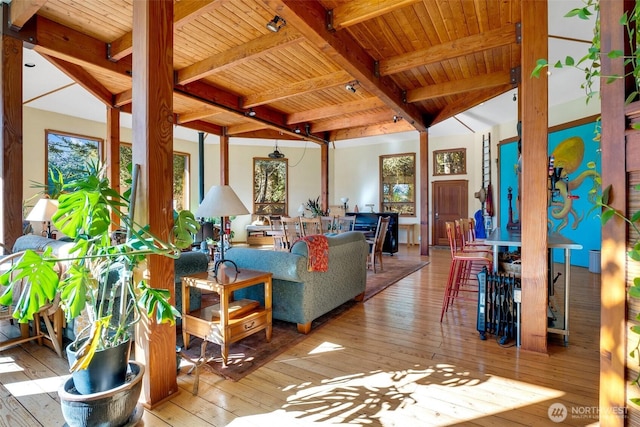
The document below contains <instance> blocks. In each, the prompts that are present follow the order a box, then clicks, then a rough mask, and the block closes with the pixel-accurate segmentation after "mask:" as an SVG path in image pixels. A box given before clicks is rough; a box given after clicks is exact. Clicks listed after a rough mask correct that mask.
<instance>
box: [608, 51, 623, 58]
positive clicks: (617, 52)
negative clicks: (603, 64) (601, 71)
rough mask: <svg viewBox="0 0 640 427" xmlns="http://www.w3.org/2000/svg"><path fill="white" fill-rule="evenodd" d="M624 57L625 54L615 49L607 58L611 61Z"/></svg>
mask: <svg viewBox="0 0 640 427" xmlns="http://www.w3.org/2000/svg"><path fill="white" fill-rule="evenodd" d="M623 55H624V52H623V51H621V50H619V49H614V50H612V51H610V52H609V53H607V56H608V57H609V58H611V59H615V58H620V57H621V56H623Z"/></svg>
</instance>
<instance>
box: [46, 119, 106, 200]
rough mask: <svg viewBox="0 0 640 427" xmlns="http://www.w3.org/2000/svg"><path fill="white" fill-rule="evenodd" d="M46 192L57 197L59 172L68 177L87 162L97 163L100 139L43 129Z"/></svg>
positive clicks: (99, 157) (100, 144)
mask: <svg viewBox="0 0 640 427" xmlns="http://www.w3.org/2000/svg"><path fill="white" fill-rule="evenodd" d="M45 138H46V142H47V143H46V150H47V153H46V162H47V163H46V164H47V171H46V172H47V176H46V177H45V179H46V181H47V194H49V195H51V196H53V197H54V198H55V197H57V193H59V192H60V190H61V188H60V186H59V179H58V178H59V177H60V174H62V176H64V177H65V179H67V180H68V179H69V177H72V176H74V175H77V174H78V173H79V172H81V171H83V170H84V168H85V165H86V163H87V162H89V161H91V162H94V163H97V162H98V161H100V160H101V158H102V155H101V153H102V142H103V141H102V139H100V138H93V137H90V136H82V135H74V134H71V133H66V132H58V131H54V130H49V129H47V130H45Z"/></svg>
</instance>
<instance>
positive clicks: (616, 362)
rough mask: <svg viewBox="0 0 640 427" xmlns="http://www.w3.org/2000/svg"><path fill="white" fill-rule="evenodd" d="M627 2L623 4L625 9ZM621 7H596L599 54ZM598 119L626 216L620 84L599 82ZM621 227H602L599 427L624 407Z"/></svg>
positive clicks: (618, 71)
mask: <svg viewBox="0 0 640 427" xmlns="http://www.w3.org/2000/svg"><path fill="white" fill-rule="evenodd" d="M628 4H629V2H627V5H628ZM624 7H625V3H624V2H622V1H601V2H600V24H601V34H602V38H601V50H602V52H610V51H612V50H614V49H620V50H623V49H624V48H625V46H626V43H625V42H624V39H625V35H624V28H623V27H622V26H621V25H620V24H619V20H620V17H621V16H622V14H623V12H624V10H626V9H624ZM623 74H624V65H623V58H618V59H614V60H612V59H610V58H608V57H607V55H602V75H603V76H611V75H623ZM600 91H601V117H602V135H601V143H600V144H601V148H602V187H603V188H605V187H607V186H608V185H611V186H612V188H613V190H612V199H611V200H610V202H611V204H612V205H613V206H614V207H615V208H616V209H618V210H620V211H621V212H626V211H627V201H626V189H627V174H626V170H625V168H624V167H623V166H624V157H622V156H623V153H625V112H624V102H625V98H626V91H625V82H624V80H621V79H619V80H615V81H613V82H611V83H608V82H606V78H603V79H602V80H601V83H600ZM626 229H627V228H626V225H625V223H624V222H623V221H621V220H619V219H618V218H615V217H614V218H613V219H612V220H610V221H609V222H608V223H607V225H605V226H604V227H602V248H601V252H600V255H601V265H602V268H601V283H602V292H601V293H600V294H601V295H600V325H601V326H600V425H601V426H622V425H624V424H625V423H624V419H622V418H621V417H619V416H616V414H615V413H613V411H611V408H616V407H617V408H621V407H625V406H626V402H625V400H626V398H625V395H626V393H625V389H626V384H625V359H626V353H627V352H626V351H625V345H626V329H627V328H626V277H625V273H626V268H624V267H625V266H626V260H627V254H626V249H625V245H626V241H627V234H626Z"/></svg>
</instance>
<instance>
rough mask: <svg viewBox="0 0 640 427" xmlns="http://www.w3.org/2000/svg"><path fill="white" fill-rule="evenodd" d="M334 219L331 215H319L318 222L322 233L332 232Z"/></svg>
mask: <svg viewBox="0 0 640 427" xmlns="http://www.w3.org/2000/svg"><path fill="white" fill-rule="evenodd" d="M334 220H335V217H333V216H322V217H320V223H321V224H322V232H323V233H333V232H334V231H335V230H334V228H335V225H334Z"/></svg>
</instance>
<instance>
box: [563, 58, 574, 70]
mask: <svg viewBox="0 0 640 427" xmlns="http://www.w3.org/2000/svg"><path fill="white" fill-rule="evenodd" d="M564 63H565V64H566V65H567V66H569V67H572V66H573V65H574V64H575V61H574V60H573V57H571V56H567V57H566V58H565V59H564Z"/></svg>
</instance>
